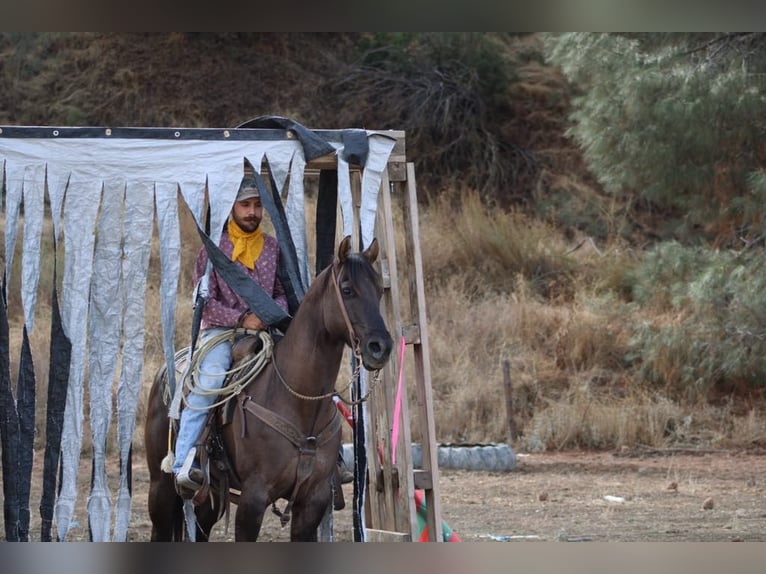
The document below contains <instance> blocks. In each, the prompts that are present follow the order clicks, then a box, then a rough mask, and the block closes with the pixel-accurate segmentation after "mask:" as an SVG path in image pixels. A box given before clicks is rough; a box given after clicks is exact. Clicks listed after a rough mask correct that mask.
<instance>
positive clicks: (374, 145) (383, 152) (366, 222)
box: [359, 134, 396, 251]
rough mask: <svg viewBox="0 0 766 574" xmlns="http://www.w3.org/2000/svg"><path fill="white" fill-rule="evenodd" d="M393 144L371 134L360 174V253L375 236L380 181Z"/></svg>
mask: <svg viewBox="0 0 766 574" xmlns="http://www.w3.org/2000/svg"><path fill="white" fill-rule="evenodd" d="M395 143H396V141H395V140H393V139H391V138H390V137H388V136H385V135H381V134H372V135H371V136H370V138H369V145H370V153H369V155H368V157H367V163H366V164H365V166H364V172H363V173H362V205H361V207H360V208H359V222H360V227H361V232H362V237H361V240H362V244H361V245H360V246H359V250H360V251H362V250H364V249H367V248H368V247H369V246H370V243H372V239H373V237H374V235H375V214H376V213H377V210H378V192H379V191H380V181H381V178H382V177H383V170H384V169H386V165H387V163H388V156H389V155H390V154H391V150H393V149H394V144H395Z"/></svg>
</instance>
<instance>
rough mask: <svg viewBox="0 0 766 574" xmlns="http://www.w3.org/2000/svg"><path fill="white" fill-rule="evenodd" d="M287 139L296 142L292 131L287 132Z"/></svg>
mask: <svg viewBox="0 0 766 574" xmlns="http://www.w3.org/2000/svg"><path fill="white" fill-rule="evenodd" d="M287 139H289V140H294V139H295V134H294V133H293V132H291V131H288V132H287Z"/></svg>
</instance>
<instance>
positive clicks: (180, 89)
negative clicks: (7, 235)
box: [0, 33, 766, 450]
mask: <svg viewBox="0 0 766 574" xmlns="http://www.w3.org/2000/svg"><path fill="white" fill-rule="evenodd" d="M437 64H438V65H437ZM0 74H2V77H3V79H4V86H5V88H6V89H4V90H3V91H2V92H0V124H17V125H78V126H97V125H105V126H156V127H170V126H178V127H233V126H237V125H239V124H241V123H243V122H245V121H246V120H248V119H251V118H254V117H257V116H262V115H279V116H285V117H288V118H291V119H294V120H296V121H298V122H300V123H302V124H304V125H306V126H308V127H313V128H345V127H364V128H368V129H402V130H405V131H406V132H407V150H408V158H409V159H410V160H411V161H413V162H415V166H416V173H417V177H418V192H419V198H420V200H421V201H422V203H423V204H424V208H423V210H422V211H421V237H420V241H421V245H422V247H423V253H424V267H425V272H426V275H427V281H428V289H429V291H428V293H427V299H428V312H429V329H430V344H431V359H432V369H433V374H432V377H433V380H432V384H433V387H434V398H435V405H434V408H435V416H436V425H437V435H438V437H439V439H440V440H443V441H444V442H462V441H475V442H486V441H502V440H506V439H507V432H508V431H507V414H506V413H505V405H504V402H503V401H501V400H498V397H499V396H501V395H500V393H501V392H502V388H503V374H502V364H503V362H504V361H505V360H508V361H509V362H510V365H511V372H512V380H513V389H514V394H515V402H514V417H515V419H516V425H517V436H515V437H514V439H515V440H518V441H519V444H520V445H521V446H522V448H528V449H530V450H542V449H551V450H568V449H573V448H583V447H585V448H599V449H606V448H615V447H617V448H619V447H621V446H624V445H636V444H645V445H652V446H655V447H661V446H665V445H668V444H683V445H689V444H708V445H714V446H721V445H724V446H730V445H737V446H745V447H749V446H752V445H761V444H766V423H764V420H763V413H762V412H761V409H760V407H759V404H760V403H761V401H760V398H761V395H762V391H761V390H758V389H755V390H754V389H752V388H748V387H747V385H746V384H742V380H741V379H742V377H741V376H740V374H739V373H737V377H740V378H736V377H735V378H733V379H732V380H729V379H726V376H725V375H726V373H724V374H723V375H721V376H722V378H723V384H721V385H720V386H716V385H717V384H718V383H719V381H718V380H714V379H713V378H712V377H711V379H710V380H705V381H702V382H701V383H700V384H699V385H697V386H694V387H693V388H685V387H684V386H683V385H682V384H681V382H683V381H685V379H681V378H680V375H679V373H682V374H683V373H684V372H686V371H688V370H689V369H687V368H686V367H687V366H688V364H684V363H683V361H684V360H687V363H694V362H695V361H697V359H694V358H692V359H690V358H689V357H695V356H694V355H691V354H690V355H686V354H684V352H683V351H685V349H683V348H680V347H679V346H682V344H683V341H685V340H686V339H687V337H686V333H683V332H682V333H681V336H679V339H678V340H675V341H674V340H670V342H669V343H673V344H675V345H677V346H676V347H672V346H671V345H670V344H665V341H664V340H662V339H661V337H659V336H655V332H654V331H652V329H654V328H655V327H656V330H657V331H659V332H660V334H661V335H665V334H666V333H665V332H664V331H662V329H669V328H671V327H673V326H677V325H679V323H680V322H681V321H682V320H683V319H684V318H685V317H688V316H689V315H690V313H688V312H687V311H686V310H682V311H679V310H678V309H677V308H670V307H668V306H665V307H661V306H658V305H656V304H655V302H653V301H652V300H651V299H650V300H649V302H648V303H647V304H645V305H643V306H641V305H640V304H639V301H638V299H637V292H636V286H642V285H643V286H644V287H645V290H647V289H648V287H646V286H647V285H650V286H651V285H655V284H656V285H659V286H660V287H662V280H659V281H654V280H653V279H654V277H655V276H654V275H651V273H654V272H655V271H656V269H654V268H649V267H646V268H642V267H641V265H642V262H643V259H644V248H645V247H646V246H647V245H649V244H650V243H651V242H653V241H654V240H655V237H654V236H653V235H652V233H651V231H650V230H651V229H652V225H651V224H647V223H646V222H648V221H650V220H649V219H648V218H649V217H654V216H655V215H654V214H652V213H651V212H650V211H647V212H646V213H641V212H639V211H638V208H637V206H635V205H622V204H621V203H620V202H619V201H617V200H616V199H615V198H614V197H608V196H606V195H605V194H604V193H602V191H601V189H600V187H599V186H598V185H597V184H596V183H595V180H594V178H593V177H592V176H591V175H590V174H589V173H588V170H587V168H586V166H585V163H584V160H583V157H582V154H581V152H580V150H579V149H578V148H577V147H576V146H575V145H574V142H573V141H572V140H570V139H569V138H568V137H567V136H566V128H567V121H568V120H567V114H568V112H569V100H570V97H571V93H570V91H571V88H570V87H569V85H568V84H567V83H566V82H565V81H564V79H563V77H562V76H561V75H560V74H559V73H558V72H557V70H555V69H553V68H551V67H550V66H548V65H546V64H545V62H544V61H543V57H542V52H541V46H540V37H538V36H537V35H534V34H531V35H530V34H528V35H524V34H522V35H514V34H498V33H493V34H483V35H447V36H446V37H444V36H441V35H427V34H423V35H416V36H415V38H414V39H413V37H412V36H407V35H403V34H372V33H349V34H340V33H338V34H297V33H291V34H271V33H269V34H265V33H218V34H213V33H163V34H153V33H140V34H139V33H135V34H107V33H53V34H42V33H36V34H10V33H4V34H0ZM644 220H645V221H644ZM192 235H193V234H192ZM445 239H446V240H445ZM671 255H672V253H671ZM681 256H683V253H682V254H681ZM679 257H680V256H679ZM654 264H655V265H656V267H657V268H659V269H661V270H662V268H663V265H665V262H664V261H663V260H662V259H660V260H658V261H655V262H654ZM670 267H672V265H665V268H666V269H669V268H670ZM642 273H643V275H642ZM668 273H669V272H668ZM656 277H665V276H660V275H657V276H656ZM667 279H668V281H670V280H676V278H674V277H667ZM663 280H664V279H663ZM684 281H685V278H682V281H681V283H682V284H683V283H684ZM668 289H670V287H668ZM11 303H13V301H12V302H11ZM714 318H715V317H714ZM12 319H13V317H12ZM16 320H18V317H16ZM150 320H151V319H150ZM693 327H694V326H692V327H689V328H690V329H691V328H693ZM642 328H643V330H641V329H642ZM715 336H717V335H715V334H714V337H715ZM652 337H654V338H652ZM679 341H680V342H679ZM706 344H709V342H706ZM642 345H643V346H642ZM700 348H701V349H702V350H701V351H698V352H699V353H703V354H704V353H707V356H712V353H710V352H708V351H706V349H709V348H710V347H702V346H701V347H700ZM668 349H669V351H668ZM646 351H651V352H652V353H654V355H651V356H650V354H649V353H648V352H646ZM153 352H154V353H155V354H156V356H150V357H148V361H147V364H149V365H151V364H159V362H160V360H161V359H160V358H159V353H157V351H156V349H155V350H153ZM41 353H44V350H42V351H41ZM149 354H151V353H149ZM13 355H14V353H12V356H13ZM719 355H727V351H726V348H723V349H722V350H721V351H720V352H719ZM41 356H42V355H41ZM648 359H651V360H652V361H653V363H652V364H651V365H650V367H651V368H649V367H647V361H648ZM152 361H154V363H152ZM655 367H656V368H655ZM652 369H654V371H652ZM647 373H648V374H647ZM714 374H715V375H716V376H718V373H714ZM679 381H681V382H679Z"/></svg>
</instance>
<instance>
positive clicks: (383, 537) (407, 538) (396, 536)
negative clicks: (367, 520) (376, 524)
mask: <svg viewBox="0 0 766 574" xmlns="http://www.w3.org/2000/svg"><path fill="white" fill-rule="evenodd" d="M365 535H366V539H367V542H412V535H410V534H407V533H406V532H394V531H391V530H379V529H377V528H367V529H366V530H365Z"/></svg>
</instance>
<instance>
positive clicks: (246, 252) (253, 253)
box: [228, 219, 265, 269]
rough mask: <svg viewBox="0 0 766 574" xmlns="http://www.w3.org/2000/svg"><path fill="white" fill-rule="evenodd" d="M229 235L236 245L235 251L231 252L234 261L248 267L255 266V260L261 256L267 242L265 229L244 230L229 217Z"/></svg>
mask: <svg viewBox="0 0 766 574" xmlns="http://www.w3.org/2000/svg"><path fill="white" fill-rule="evenodd" d="M228 231H229V237H230V238H231V242H232V244H233V245H234V251H233V252H232V254H231V260H232V261H239V262H240V263H242V265H244V266H245V267H247V268H248V269H253V268H255V262H256V261H257V260H258V258H259V257H260V256H261V251H262V250H263V244H264V243H265V240H264V237H263V231H262V230H261V228H260V227H258V228H257V229H256V230H255V231H253V232H252V233H246V232H245V231H242V228H241V227H240V226H239V225H237V222H236V221H234V220H233V219H229V226H228Z"/></svg>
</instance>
